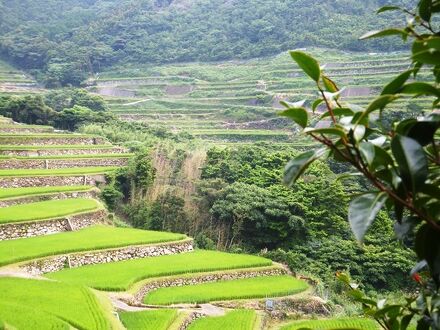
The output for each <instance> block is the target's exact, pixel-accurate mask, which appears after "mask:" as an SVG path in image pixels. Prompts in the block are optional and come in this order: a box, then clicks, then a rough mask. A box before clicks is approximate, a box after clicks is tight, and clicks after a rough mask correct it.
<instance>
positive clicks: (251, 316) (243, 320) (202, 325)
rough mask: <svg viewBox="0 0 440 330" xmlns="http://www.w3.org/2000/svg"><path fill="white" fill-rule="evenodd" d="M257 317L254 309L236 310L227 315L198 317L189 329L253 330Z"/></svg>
mask: <svg viewBox="0 0 440 330" xmlns="http://www.w3.org/2000/svg"><path fill="white" fill-rule="evenodd" d="M256 318H257V315H256V313H255V311H253V310H244V309H243V310H235V311H232V312H229V313H227V314H226V315H225V316H216V317H203V318H200V319H197V320H195V321H194V322H192V323H191V324H190V326H189V327H188V330H206V329H209V330H226V329H229V330H252V329H253V328H254V324H255V321H256Z"/></svg>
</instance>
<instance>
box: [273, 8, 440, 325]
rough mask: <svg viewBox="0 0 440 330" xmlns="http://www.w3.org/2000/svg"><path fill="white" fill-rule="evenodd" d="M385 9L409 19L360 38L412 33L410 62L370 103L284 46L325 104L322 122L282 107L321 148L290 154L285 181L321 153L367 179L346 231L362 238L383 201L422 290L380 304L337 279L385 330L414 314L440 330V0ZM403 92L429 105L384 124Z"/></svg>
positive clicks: (294, 108)
mask: <svg viewBox="0 0 440 330" xmlns="http://www.w3.org/2000/svg"><path fill="white" fill-rule="evenodd" d="M389 11H398V12H402V13H405V14H406V15H408V16H409V17H410V18H411V19H408V21H407V24H406V26H405V27H403V28H391V29H387V30H383V31H377V30H376V31H372V32H369V33H367V34H365V35H364V36H363V39H368V38H375V37H384V36H390V35H398V36H400V37H401V38H402V39H403V40H404V41H407V40H408V39H409V40H411V42H412V48H411V59H412V65H411V66H410V68H409V70H407V71H405V72H402V73H401V74H399V75H398V76H397V77H394V78H393V80H392V81H390V82H389V83H388V84H387V85H385V86H384V87H383V89H382V92H381V94H380V96H378V97H376V98H374V99H373V100H371V102H370V103H369V104H368V105H367V106H366V107H363V108H355V107H353V106H352V105H350V104H349V103H348V102H346V101H345V100H344V98H343V97H341V89H340V88H339V87H338V84H337V83H336V82H335V81H333V80H331V79H330V78H329V77H328V76H327V75H326V73H325V68H323V67H321V66H320V65H319V62H318V61H317V60H316V59H315V58H313V57H312V56H310V55H308V54H306V53H304V52H301V51H292V52H290V55H291V57H292V58H293V60H294V61H295V62H296V63H297V64H298V66H299V67H300V68H301V69H302V70H303V71H304V73H305V74H306V75H307V76H308V77H309V78H310V79H311V80H312V81H314V83H315V84H316V89H317V90H318V91H319V98H318V99H317V100H315V101H314V102H313V104H314V108H313V111H314V110H315V108H316V106H317V105H319V104H321V103H322V104H324V105H325V107H324V110H323V111H324V113H323V114H322V115H321V117H320V120H325V121H326V125H322V122H321V123H319V122H318V125H317V124H316V122H313V123H312V122H311V121H310V120H309V113H308V110H307V109H306V108H305V107H303V105H304V102H301V103H296V104H287V103H286V104H285V106H286V108H287V110H285V111H283V112H282V113H281V115H282V116H285V117H288V118H290V119H291V120H292V121H294V122H295V123H296V124H297V125H299V126H300V127H301V128H303V129H304V133H305V134H306V135H308V136H309V137H311V138H313V139H314V140H315V141H317V142H319V143H320V144H321V145H322V148H321V149H319V150H310V151H307V152H305V153H302V154H300V155H298V156H296V157H295V158H294V159H292V160H291V161H290V162H289V163H288V164H287V166H286V168H285V172H284V181H285V183H286V184H289V185H293V184H294V183H295V182H296V181H297V180H298V178H299V177H300V176H301V175H302V174H303V173H304V171H306V170H307V168H308V167H309V166H310V164H312V163H313V162H314V161H316V160H318V159H320V158H324V157H325V158H333V159H334V160H335V161H338V162H341V163H345V164H346V165H348V166H349V167H350V169H351V173H350V175H358V176H361V177H363V178H365V179H366V180H367V181H368V184H367V185H365V187H363V189H362V190H361V193H360V194H359V195H357V196H355V197H354V198H353V199H352V200H351V202H350V206H349V209H348V220H349V223H350V226H351V229H352V231H353V233H354V235H355V236H356V238H357V240H358V241H360V242H363V241H364V239H365V235H366V233H367V232H368V230H370V227H372V225H373V224H374V222H375V221H376V223H377V221H378V219H377V218H378V215H379V213H380V212H381V209H385V208H386V209H387V210H388V211H389V213H391V214H392V215H393V216H394V219H395V224H394V228H395V233H396V236H397V237H398V238H399V239H400V240H407V241H410V244H411V247H412V248H413V249H414V251H415V253H416V254H417V258H418V260H419V262H418V263H417V264H416V265H415V266H414V267H413V269H412V270H411V275H412V277H413V279H414V280H415V282H417V283H418V284H419V291H418V292H417V295H412V296H410V297H408V298H407V299H406V302H405V303H400V304H399V303H395V302H392V301H387V300H386V299H383V300H380V301H376V300H374V299H371V298H370V297H369V296H368V295H366V294H365V293H364V292H362V291H361V290H359V289H358V286H357V285H356V284H355V283H353V282H352V281H351V279H350V277H349V276H348V275H347V274H344V273H339V274H338V278H339V279H340V280H341V281H342V282H343V283H344V284H345V285H346V286H347V288H349V291H348V292H349V294H350V296H351V297H352V298H354V300H356V301H357V302H359V303H361V304H362V306H363V310H364V312H365V314H366V315H368V316H372V317H374V318H375V319H376V320H377V321H378V323H379V324H380V325H381V327H382V328H384V329H389V330H391V329H397V328H398V329H402V330H405V329H407V328H408V326H409V324H410V321H411V320H412V319H413V318H414V319H416V321H417V329H440V303H439V302H440V190H439V183H440V172H439V168H440V139H439V138H440V135H439V128H440V115H439V114H438V110H439V105H440V88H439V83H440V37H439V33H440V27H439V26H438V24H437V23H438V18H439V14H440V1H438V0H420V1H418V4H417V6H415V8H410V9H407V8H402V7H399V6H397V7H396V6H385V7H383V8H381V9H380V10H379V11H378V13H383V12H389ZM422 70H424V71H425V72H428V77H427V81H426V82H420V81H414V80H415V79H413V78H416V77H417V76H418V75H419V73H420V72H421V71H422ZM431 74H432V75H431ZM408 95H409V96H414V97H415V98H418V97H420V96H429V97H430V98H431V100H432V103H431V104H428V105H426V106H424V107H423V108H422V109H423V112H422V114H421V115H420V116H418V117H415V116H412V114H411V113H406V114H404V115H403V116H402V117H401V118H398V119H397V120H394V121H392V122H391V125H389V124H390V123H389V122H388V123H387V122H385V123H384V121H383V118H387V117H388V116H387V112H388V106H389V105H390V104H393V103H394V102H395V101H396V100H398V99H400V98H402V97H404V96H408ZM319 124H321V125H319ZM373 230H374V229H373ZM380 241H382V242H383V240H380ZM391 264H393V262H390V263H387V264H386V266H384V267H388V265H391ZM420 271H423V277H422V276H421V275H420V274H419V273H418V272H420Z"/></svg>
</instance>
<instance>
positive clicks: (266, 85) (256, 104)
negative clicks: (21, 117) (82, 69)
mask: <svg viewBox="0 0 440 330" xmlns="http://www.w3.org/2000/svg"><path fill="white" fill-rule="evenodd" d="M307 51H308V52H310V53H312V54H314V55H315V56H316V57H317V58H318V59H319V60H320V61H321V63H322V64H323V65H326V67H325V71H326V73H327V74H328V75H329V76H330V77H333V78H334V79H335V80H336V81H337V82H338V84H339V85H340V86H341V87H342V86H345V87H346V90H345V91H344V92H343V94H342V96H343V97H342V100H343V101H344V102H346V103H350V104H355V105H359V106H365V105H366V104H368V103H369V101H370V100H371V97H372V96H373V95H375V94H378V93H379V91H380V87H381V86H383V84H384V83H386V82H388V81H390V80H391V79H392V78H393V77H394V76H395V75H396V74H397V73H400V72H403V71H405V70H406V69H407V68H408V66H409V64H410V62H409V60H408V58H406V57H405V55H404V54H403V53H393V54H364V53H347V52H344V53H342V52H338V51H332V50H327V49H324V50H323V49H308V50H307ZM424 74H425V73H424V72H422V73H421V78H423V76H424ZM90 90H91V91H93V92H96V93H99V94H101V95H103V96H104V97H105V98H106V99H107V101H108V102H109V103H110V106H111V110H112V111H113V112H114V113H115V114H117V115H119V116H120V117H121V118H124V119H126V120H135V121H145V122H148V123H150V124H152V125H158V126H165V127H167V128H169V129H171V130H173V131H175V132H180V131H187V132H189V133H191V134H193V135H195V136H197V137H200V138H202V139H203V140H204V141H212V142H214V143H216V144H218V143H227V142H234V143H243V142H249V141H270V142H277V143H285V142H288V141H295V140H296V137H295V134H292V133H295V132H294V131H292V125H291V124H290V123H289V122H288V121H287V120H284V119H281V118H279V117H277V115H276V113H277V111H279V109H280V108H282V106H281V105H280V101H283V100H284V101H291V102H294V101H299V100H303V99H307V100H309V102H308V103H306V105H307V106H310V105H311V101H313V100H314V98H316V96H317V93H316V89H315V86H314V85H313V83H312V82H311V81H310V79H308V78H307V77H305V76H304V75H303V73H302V71H301V70H300V69H299V68H298V67H296V65H295V64H294V62H293V61H292V60H291V58H290V56H289V55H288V54H287V53H284V54H281V55H279V56H276V57H271V58H266V59H258V60H251V61H240V62H234V61H231V62H221V63H209V64H203V63H189V64H178V65H163V66H157V67H151V66H149V67H147V66H145V67H139V66H138V65H137V66H136V67H129V66H124V67H121V68H112V70H111V71H108V72H103V73H101V74H100V78H99V80H97V81H96V86H91V87H90ZM423 102H425V103H426V104H428V103H429V102H431V100H430V99H429V98H425V99H423V101H422V103H423ZM418 104H420V100H418ZM401 106H405V107H409V108H410V109H414V111H417V107H418V106H416V104H415V103H413V101H412V100H411V99H410V98H406V99H402V100H401V101H400V103H399V102H397V103H396V104H395V106H394V109H392V110H395V111H399V110H400V108H401Z"/></svg>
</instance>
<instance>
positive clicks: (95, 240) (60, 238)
mask: <svg viewBox="0 0 440 330" xmlns="http://www.w3.org/2000/svg"><path fill="white" fill-rule="evenodd" d="M184 238H185V235H181V234H171V233H163V232H152V231H145V230H138V229H131V228H114V227H107V226H94V227H88V228H85V229H81V230H78V231H74V232H66V233H61V234H54V235H48V236H40V237H31V238H23V239H17V240H9V241H2V242H0V265H7V264H11V263H14V262H19V261H23V260H30V259H35V258H41V257H47V256H51V255H57V254H65V253H73V252H81V251H90V250H101V249H110V248H117V247H124V246H129V245H142V244H154V243H161V242H169V241H177V240H181V239H184Z"/></svg>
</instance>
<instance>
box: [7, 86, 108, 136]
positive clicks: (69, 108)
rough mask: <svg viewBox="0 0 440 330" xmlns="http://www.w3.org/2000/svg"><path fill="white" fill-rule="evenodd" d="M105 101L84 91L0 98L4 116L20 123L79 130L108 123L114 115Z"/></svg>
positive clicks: (52, 92) (75, 90) (70, 90)
mask: <svg viewBox="0 0 440 330" xmlns="http://www.w3.org/2000/svg"><path fill="white" fill-rule="evenodd" d="M107 110H108V108H107V104H106V102H105V101H104V99H103V98H102V97H100V96H97V95H92V94H90V93H88V92H87V91H86V90H83V89H65V90H62V89H61V90H56V91H51V92H49V93H47V94H46V95H44V97H43V96H42V95H25V96H8V95H5V96H0V115H2V116H6V117H10V118H12V119H13V120H14V121H16V122H21V123H26V124H38V125H53V126H55V127H56V128H59V129H66V130H71V131H73V130H75V129H77V128H78V127H79V126H81V125H82V124H85V123H90V122H95V123H101V122H107V121H110V120H114V116H112V115H111V114H110V113H107V112H106V111H107Z"/></svg>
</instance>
